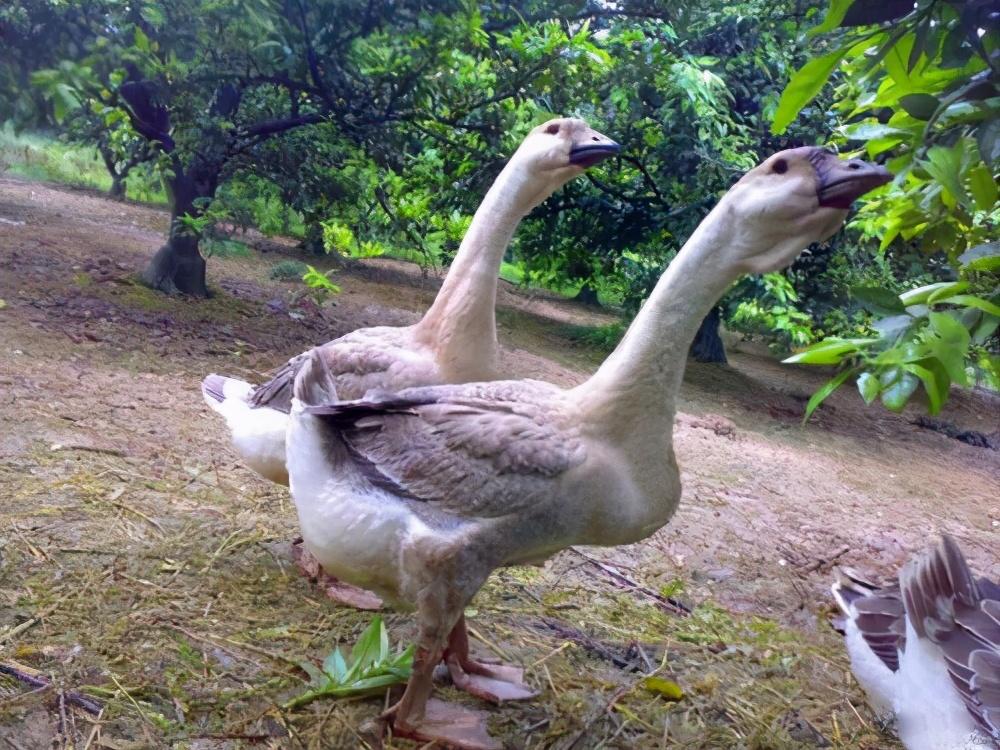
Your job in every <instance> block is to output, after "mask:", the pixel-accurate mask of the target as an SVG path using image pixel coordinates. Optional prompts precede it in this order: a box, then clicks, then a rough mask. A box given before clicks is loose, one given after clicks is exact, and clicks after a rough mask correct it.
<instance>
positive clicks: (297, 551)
mask: <svg viewBox="0 0 1000 750" xmlns="http://www.w3.org/2000/svg"><path fill="white" fill-rule="evenodd" d="M292 556H293V558H294V559H295V564H296V565H297V566H298V568H299V570H301V571H302V573H303V575H305V576H306V577H307V578H311V579H313V580H315V581H316V583H317V584H318V585H319V586H320V587H322V589H323V591H324V592H325V593H326V595H327V596H328V597H329V598H330V599H333V601H335V602H337V603H338V604H343V605H345V606H348V607H353V608H354V609H365V610H377V609H382V599H381V598H379V596H378V595H376V594H373V593H372V592H371V591H367V590H365V589H363V588H359V587H358V586H352V585H351V584H349V583H345V582H344V581H341V580H340V579H339V578H334V577H333V576H331V575H329V574H328V573H326V572H325V571H324V570H323V566H321V565H320V564H319V560H317V559H316V557H315V556H314V555H313V553H312V552H310V551H309V550H307V549H306V547H305V545H304V544H303V543H302V540H301V539H298V540H296V541H295V542H293V543H292Z"/></svg>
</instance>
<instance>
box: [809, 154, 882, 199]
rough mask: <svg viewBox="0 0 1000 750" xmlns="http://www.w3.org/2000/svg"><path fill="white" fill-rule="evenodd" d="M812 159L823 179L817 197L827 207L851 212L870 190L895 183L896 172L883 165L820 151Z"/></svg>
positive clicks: (820, 178)
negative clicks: (855, 204)
mask: <svg viewBox="0 0 1000 750" xmlns="http://www.w3.org/2000/svg"><path fill="white" fill-rule="evenodd" d="M817 151H818V152H819V154H818V155H817V156H816V157H813V158H810V161H812V163H813V166H814V167H815V168H816V174H817V176H818V177H819V186H818V187H817V190H816V192H817V195H818V197H819V205H821V206H823V207H825V208H842V209H848V208H850V207H851V203H853V202H854V201H855V199H857V198H860V197H861V196H862V195H864V194H865V193H867V192H868V191H869V190H874V189H875V188H877V187H879V186H880V185H885V184H886V183H887V182H892V173H891V172H890V171H889V170H888V169H886V168H885V167H883V166H881V165H880V164H871V163H869V162H866V161H862V160H861V159H840V158H838V157H837V156H836V155H835V154H833V153H831V152H829V151H824V150H821V149H817Z"/></svg>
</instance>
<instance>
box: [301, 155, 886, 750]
mask: <svg viewBox="0 0 1000 750" xmlns="http://www.w3.org/2000/svg"><path fill="white" fill-rule="evenodd" d="M890 179H891V175H889V173H888V172H887V171H886V170H885V169H884V168H882V167H879V166H874V165H870V164H866V163H865V162H862V161H858V160H851V161H842V160H840V159H839V158H838V157H837V156H836V155H835V154H833V153H831V152H829V151H826V150H823V149H819V148H812V147H805V148H799V149H792V150H788V151H783V152H780V153H778V154H775V155H773V156H772V157H770V158H768V159H766V160H765V161H764V162H763V163H762V164H760V165H759V166H757V167H756V168H754V169H753V170H751V171H750V172H748V173H747V174H746V175H744V176H743V177H742V179H740V180H739V182H737V183H736V185H735V186H734V187H733V188H731V189H730V190H729V192H728V193H726V195H725V196H723V197H722V199H721V200H720V201H719V203H718V205H717V206H716V207H715V208H714V209H713V210H712V212H711V213H710V214H709V215H708V217H707V218H706V219H705V220H704V221H703V222H702V224H701V225H700V226H699V227H698V228H697V229H696V230H695V232H694V233H693V234H692V236H691V238H690V239H689V240H688V242H687V243H686V244H685V246H684V247H683V248H682V250H681V251H680V253H679V254H678V255H677V257H676V258H675V259H674V261H673V262H672V263H671V264H670V266H669V267H668V268H667V270H666V272H665V273H664V274H663V275H662V276H661V278H660V280H659V282H658V283H657V285H656V287H655V289H654V290H653V292H652V294H651V295H650V297H649V299H648V300H647V302H646V304H645V305H644V306H643V307H642V309H641V310H640V312H639V314H638V315H637V316H636V318H635V320H634V321H633V322H632V324H631V326H630V327H629V329H628V331H627V332H626V335H625V337H624V338H623V340H622V341H621V343H620V344H619V345H618V347H617V348H616V349H615V351H614V352H613V353H612V354H611V355H610V356H609V357H608V359H607V360H606V361H605V362H604V363H603V364H602V365H601V367H600V368H599V369H598V371H597V372H596V373H595V374H594V375H593V376H592V377H591V378H590V379H589V380H587V381H586V382H584V383H583V384H581V385H579V386H577V387H575V388H572V389H569V390H563V389H561V388H559V387H557V386H555V385H551V384H549V383H546V382H542V381H538V380H506V381H493V382H479V383H467V384H463V385H439V386H431V387H418V388H408V389H404V390H401V391H398V392H394V393H393V392H387V391H380V390H373V391H370V392H369V393H368V394H366V395H365V397H363V398H361V399H355V400H351V401H338V400H337V398H338V397H339V396H340V393H339V391H338V385H337V377H336V375H335V374H334V373H332V372H331V371H330V369H329V368H328V366H327V360H326V358H325V357H323V356H322V354H321V353H320V352H314V353H313V354H312V355H311V356H310V357H309V358H307V359H306V361H305V362H304V363H303V365H302V367H301V369H300V371H299V373H298V375H297V377H296V380H295V383H294V391H293V395H294V398H293V402H292V404H293V405H292V411H291V418H290V420H289V424H288V435H287V439H286V446H287V457H286V462H287V466H288V472H289V477H290V488H291V495H292V499H293V501H294V503H295V506H296V511H297V514H298V519H299V525H300V529H301V533H302V537H303V539H304V544H305V546H306V547H307V548H308V549H309V550H310V551H311V552H312V554H313V555H315V556H316V558H317V559H318V560H319V561H320V562H321V563H322V565H323V567H324V568H325V569H326V570H328V571H329V572H330V573H332V574H333V575H336V576H338V577H340V578H342V579H344V580H347V581H350V582H352V583H354V584H357V585H359V586H364V587H366V588H369V589H371V590H374V591H375V592H376V593H378V594H379V595H381V596H383V597H384V598H385V599H386V600H387V601H388V602H389V603H390V604H393V605H395V606H397V607H400V608H404V609H409V610H415V612H416V621H417V628H418V633H417V639H416V650H415V656H414V662H413V671H412V674H411V676H410V679H409V681H408V682H407V685H406V689H405V691H404V693H403V695H402V698H401V699H400V700H399V701H398V702H397V703H396V704H394V705H393V706H392V707H391V708H390V709H389V710H388V711H387V712H386V714H384V718H385V719H386V720H387V721H390V722H391V723H392V725H393V728H394V732H395V733H396V734H397V735H402V736H406V737H411V738H414V739H417V740H420V741H427V742H439V743H441V744H444V745H448V746H451V747H457V748H466V749H467V750H490V749H491V748H497V747H499V745H498V744H497V743H496V741H495V740H493V739H492V738H491V737H490V736H489V735H488V733H487V731H486V727H485V720H484V716H483V715H482V713H481V712H478V711H471V710H469V709H466V708H464V707H462V706H459V705H454V704H449V703H446V702H443V701H440V700H437V699H434V698H432V697H431V693H432V673H433V671H434V668H435V667H436V666H437V664H438V663H439V662H441V661H442V660H443V661H444V664H445V667H446V669H447V671H448V673H449V674H450V676H451V679H452V681H453V683H454V684H455V686H456V687H458V688H460V689H463V690H465V691H467V692H469V693H471V694H472V695H474V696H477V697H479V698H482V699H485V700H487V701H491V702H494V703H498V702H501V701H505V700H519V699H527V698H531V697H533V696H534V695H536V693H535V691H534V690H532V689H531V688H530V687H529V686H528V685H526V684H525V683H524V682H523V672H522V671H521V670H520V669H518V668H517V667H515V666H512V665H496V664H488V663H484V662H481V661H478V660H476V659H474V658H472V657H471V655H470V654H469V649H468V636H467V633H466V625H465V619H464V616H463V613H464V608H465V606H466V605H467V604H468V603H469V601H470V600H471V599H472V597H473V595H474V594H475V593H476V592H477V591H478V589H479V588H480V587H481V586H482V585H483V583H484V582H485V581H486V579H487V577H488V576H489V574H490V573H491V572H492V571H493V570H494V569H496V568H498V567H501V566H506V565H518V564H540V563H541V562H543V561H544V560H546V559H547V558H548V557H550V556H551V555H553V554H554V553H556V552H558V551H559V550H562V549H564V548H566V547H568V546H570V545H575V544H592V545H594V544H596V545H617V544H627V543H631V542H635V541H638V540H640V539H643V538H645V537H647V536H649V535H650V534H652V533H653V532H654V531H656V530H657V529H658V528H660V527H661V526H662V525H663V524H665V523H666V522H667V521H668V520H669V519H670V517H671V515H672V514H673V512H674V510H675V508H676V506H677V503H678V500H679V498H680V489H681V488H680V479H679V475H678V468H677V462H676V460H675V458H674V452H673V447H672V441H671V434H672V430H673V419H674V411H675V400H676V397H677V393H678V389H679V387H680V383H681V378H682V375H683V372H684V365H685V359H686V357H685V355H686V352H687V350H688V346H689V344H690V343H691V340H692V339H693V338H694V335H695V332H696V331H697V329H698V326H699V324H700V322H701V319H702V318H703V317H704V316H705V314H706V313H708V311H709V310H710V309H711V308H712V306H713V305H714V304H715V303H716V301H717V300H718V299H719V297H721V296H722V294H723V293H724V292H725V291H726V289H727V288H728V287H729V285H730V284H731V283H732V282H734V281H735V280H736V279H737V278H738V277H739V276H741V275H742V274H745V273H762V272H765V271H770V270H774V269H777V268H780V267H783V266H785V265H787V264H788V263H790V262H791V261H792V260H793V259H794V258H795V257H796V256H797V255H798V254H799V252H800V251H801V250H803V249H804V248H805V247H806V246H807V245H808V244H809V243H811V242H815V241H819V240H822V239H825V238H827V237H829V236H830V235H832V234H833V233H834V232H835V231H836V230H837V229H838V228H839V227H840V226H841V224H842V223H843V221H844V219H845V217H846V216H847V209H848V208H849V206H850V204H851V202H852V201H853V200H854V199H855V198H856V197H858V196H859V195H861V194H863V193H865V192H867V191H868V190H870V189H872V188H874V187H876V186H878V185H881V184H884V183H885V182H887V181H889V180H890Z"/></svg>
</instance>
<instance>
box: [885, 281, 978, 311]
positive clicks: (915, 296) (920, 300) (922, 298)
mask: <svg viewBox="0 0 1000 750" xmlns="http://www.w3.org/2000/svg"><path fill="white" fill-rule="evenodd" d="M957 285H958V282H954V281H939V282H937V283H935V284H928V285H927V286H921V287H917V288H916V289H910V290H909V291H908V292H903V293H902V294H901V295H899V299H900V300H901V301H902V303H903V304H904V305H906V306H907V307H909V306H911V305H922V304H924V303H925V302H927V300H928V299H930V296H931V295H932V294H934V293H935V292H937V291H938V290H941V289H949V291H951V288H953V287H956V286H957ZM963 288H964V287H963Z"/></svg>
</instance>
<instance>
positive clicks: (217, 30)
mask: <svg viewBox="0 0 1000 750" xmlns="http://www.w3.org/2000/svg"><path fill="white" fill-rule="evenodd" d="M35 5H38V6H47V3H42V2H39V3H35ZM38 16H39V23H41V26H42V28H43V31H40V32H38V33H39V34H44V33H49V34H51V35H52V36H53V37H58V38H59V39H62V38H63V36H62V35H64V32H63V31H57V30H56V29H54V28H48V27H47V26H46V24H58V25H59V27H60V29H63V28H69V29H72V30H73V33H72V34H71V36H72V37H73V38H79V39H81V40H82V43H77V42H71V41H64V42H63V43H62V45H61V55H63V56H64V59H63V60H62V62H61V63H60V64H59V66H57V67H55V68H51V69H46V70H42V71H38V72H36V73H35V78H34V79H35V82H36V83H37V84H39V85H41V86H43V87H44V88H45V90H46V91H47V92H48V93H49V96H50V98H51V99H52V101H53V102H54V108H55V109H56V110H60V109H62V110H66V109H71V108H74V107H80V106H84V105H88V104H89V105H94V103H95V102H96V103H97V104H99V105H101V107H102V109H103V111H104V112H105V113H106V115H107V116H108V117H111V116H116V115H124V116H125V117H126V118H127V119H128V122H129V124H130V125H131V128H132V129H133V130H134V131H135V133H137V134H138V135H139V136H141V137H142V138H143V139H145V141H146V142H147V144H148V145H149V147H150V148H152V149H153V150H155V152H156V154H157V164H158V166H159V169H160V172H161V174H162V175H163V178H164V183H165V186H166V189H167V195H168V199H169V202H170V209H171V229H170V234H169V237H168V240H167V243H166V244H165V245H164V246H163V247H162V248H161V249H160V250H159V251H158V252H157V253H156V255H155V256H154V257H153V259H152V261H151V263H150V264H149V266H148V267H147V268H146V270H145V272H144V274H143V277H144V278H145V280H146V281H147V282H148V283H149V284H150V285H151V286H154V287H156V288H158V289H162V290H164V291H168V292H170V291H181V292H186V293H189V294H194V295H205V294H206V293H207V288H206V285H205V262H204V259H203V258H202V257H201V255H200V253H199V252H198V242H199V237H200V234H201V232H202V231H203V229H204V227H205V222H204V221H203V214H204V211H205V208H206V206H207V205H208V204H209V203H210V202H211V200H212V198H213V197H214V196H215V194H216V191H217V190H218V188H219V186H220V184H222V183H223V182H224V181H225V180H227V179H228V178H229V177H230V176H231V175H232V174H233V173H234V172H235V171H237V170H239V169H241V168H244V169H245V168H247V167H248V165H256V164H260V163H261V162H260V161H255V159H257V157H259V156H260V147H261V145H262V144H263V143H265V142H267V141H268V140H269V139H272V138H275V137H277V136H279V135H280V134H283V133H287V132H289V131H292V130H294V129H297V128H302V127H306V126H313V125H317V124H319V123H328V124H329V125H331V126H332V127H333V128H334V129H335V132H336V137H337V138H339V139H340V140H341V141H342V142H345V143H348V144H351V145H352V146H353V147H354V148H356V149H360V150H361V151H362V152H365V153H367V154H368V155H369V156H370V157H371V158H372V159H374V160H375V161H376V162H378V161H379V159H380V158H384V160H385V161H384V163H383V166H384V167H387V168H389V169H392V168H394V167H397V168H398V167H399V166H400V164H401V163H402V161H403V156H404V155H405V153H406V151H407V149H404V150H402V151H401V152H399V153H395V154H393V153H384V152H383V153H379V152H380V151H382V147H383V145H384V144H390V145H400V146H402V145H405V141H406V139H407V137H408V131H407V130H406V129H405V128H402V127H400V126H401V124H407V125H410V126H411V127H414V128H423V129H424V130H427V129H428V125H429V124H436V125H440V126H444V127H447V128H449V129H451V130H454V129H464V130H467V131H468V130H478V131H479V132H480V133H485V132H487V130H488V128H487V127H486V126H484V125H483V124H481V123H473V122H471V121H470V122H467V121H466V120H467V118H469V116H470V114H472V113H474V112H476V111H477V110H481V109H482V110H485V109H490V108H493V109H496V108H497V107H499V106H500V105H502V104H503V103H504V102H505V101H508V100H511V99H513V98H515V97H521V96H523V91H524V89H525V87H526V86H528V85H530V84H531V82H532V79H533V77H534V76H537V75H538V74H539V73H540V71H541V70H543V69H544V68H546V67H547V66H548V65H550V64H558V58H559V55H560V53H561V52H562V50H563V48H564V47H565V46H566V44H567V43H568V41H569V39H570V38H569V37H567V35H566V34H564V33H562V31H561V30H559V29H557V28H552V27H550V26H546V25H544V24H542V25H541V27H540V31H539V34H538V35H537V39H536V41H537V42H539V43H537V44H534V45H533V46H532V47H531V48H530V49H528V48H525V49H514V48H512V47H511V46H510V45H505V44H504V43H503V40H501V39H500V38H499V37H500V35H499V34H494V35H492V36H491V35H489V34H487V33H486V32H485V31H484V30H483V20H482V17H481V16H480V14H479V12H478V10H476V9H475V8H473V7H471V6H465V5H462V4H460V3H458V2H452V3H448V2H438V3H435V4H434V5H433V9H431V8H429V7H427V6H425V4H424V3H422V2H419V1H418V0H412V1H411V2H407V3H402V4H399V3H396V4H393V5H392V6H391V7H390V6H383V5H372V4H371V3H368V2H361V0H339V1H334V0H326V1H322V0H316V1H310V0H284V1H283V2H270V1H269V0H254V1H253V2H245V1H241V2H236V0H224V1H222V2H219V1H218V0H213V1H212V2H209V1H208V0H179V2H175V3H170V4H168V5H161V4H158V3H152V2H145V3H137V4H132V5H123V4H120V3H116V2H110V0H108V1H106V2H103V3H94V4H92V6H88V9H87V11H86V12H85V13H84V12H72V11H70V10H66V11H65V12H63V13H62V14H57V15H55V16H53V15H52V14H51V13H48V11H47V9H45V12H43V10H42V9H39V10H38ZM46 28H48V30H47V31H46V30H45V29H46ZM491 58H493V59H491ZM457 65H464V66H468V67H469V68H470V69H469V70H468V71H467V74H466V75H464V76H462V75H454V74H452V75H448V76H444V77H442V76H441V75H436V74H439V73H441V72H449V73H454V69H455V67H456V66H457ZM487 83H488V84H489V85H490V87H491V93H489V94H484V93H483V90H484V85H485V84H487ZM498 124H500V121H498ZM386 205H388V204H386Z"/></svg>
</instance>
